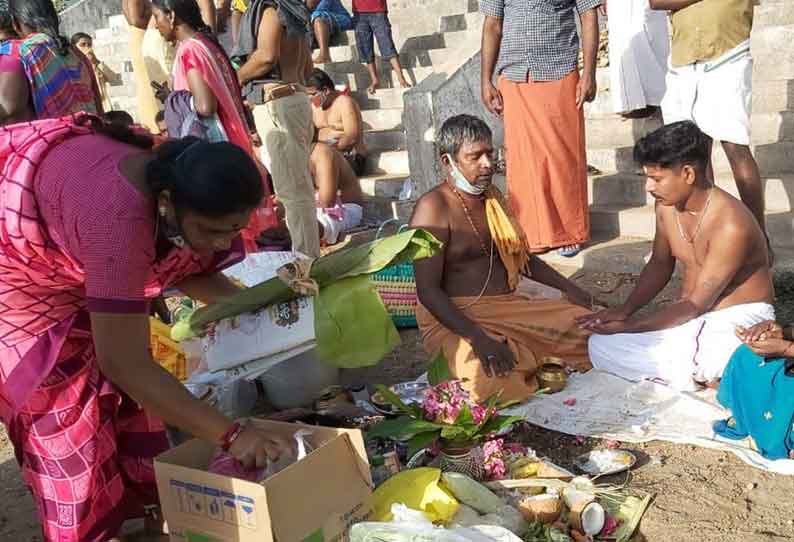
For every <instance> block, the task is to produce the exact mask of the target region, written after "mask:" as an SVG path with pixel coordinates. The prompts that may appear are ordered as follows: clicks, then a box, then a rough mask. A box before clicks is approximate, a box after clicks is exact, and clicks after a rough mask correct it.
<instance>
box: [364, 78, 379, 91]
mask: <svg viewBox="0 0 794 542" xmlns="http://www.w3.org/2000/svg"><path fill="white" fill-rule="evenodd" d="M379 86H380V81H379V80H378V79H373V80H372V83H371V84H370V85H369V86H368V87H367V92H368V93H369V94H375V92H376V91H377V90H378V87H379Z"/></svg>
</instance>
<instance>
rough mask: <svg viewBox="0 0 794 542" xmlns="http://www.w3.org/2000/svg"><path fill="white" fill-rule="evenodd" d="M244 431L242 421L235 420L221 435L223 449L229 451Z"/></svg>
mask: <svg viewBox="0 0 794 542" xmlns="http://www.w3.org/2000/svg"><path fill="white" fill-rule="evenodd" d="M242 432H243V425H242V424H241V423H240V422H234V423H233V424H232V425H231V426H230V427H229V429H227V430H226V432H225V433H224V434H223V435H222V436H221V440H220V446H221V450H223V451H224V452H228V451H229V448H231V447H232V444H234V441H235V440H237V437H239V436H240V433H242Z"/></svg>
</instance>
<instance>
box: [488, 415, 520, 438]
mask: <svg viewBox="0 0 794 542" xmlns="http://www.w3.org/2000/svg"><path fill="white" fill-rule="evenodd" d="M523 421H525V420H524V418H522V417H520V416H494V417H493V418H491V419H490V420H488V421H487V422H485V424H483V426H482V429H481V430H480V433H481V434H482V435H492V434H494V433H500V432H502V431H504V430H505V429H507V428H508V427H510V426H513V425H515V424H517V423H520V422H523Z"/></svg>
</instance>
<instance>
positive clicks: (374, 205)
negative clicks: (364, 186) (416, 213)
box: [362, 196, 416, 224]
mask: <svg viewBox="0 0 794 542" xmlns="http://www.w3.org/2000/svg"><path fill="white" fill-rule="evenodd" d="M415 203H416V202H415V201H411V200H408V201H398V200H395V199H393V198H383V197H376V196H373V197H367V198H365V199H364V204H363V205H362V207H363V208H364V220H366V221H367V222H374V223H382V222H385V221H386V220H397V221H399V222H400V223H403V224H406V223H408V221H409V220H410V219H411V213H412V212H413V208H414V204H415Z"/></svg>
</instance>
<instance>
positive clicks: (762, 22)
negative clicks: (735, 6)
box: [753, 2, 794, 28]
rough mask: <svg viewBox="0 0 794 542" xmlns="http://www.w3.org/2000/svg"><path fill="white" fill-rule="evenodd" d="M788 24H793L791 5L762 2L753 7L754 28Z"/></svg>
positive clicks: (793, 13)
mask: <svg viewBox="0 0 794 542" xmlns="http://www.w3.org/2000/svg"><path fill="white" fill-rule="evenodd" d="M789 24H794V6H792V5H791V3H786V2H764V3H762V4H761V5H758V6H756V7H755V14H754V15H753V26H754V27H755V28H764V27H768V26H777V25H789Z"/></svg>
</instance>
